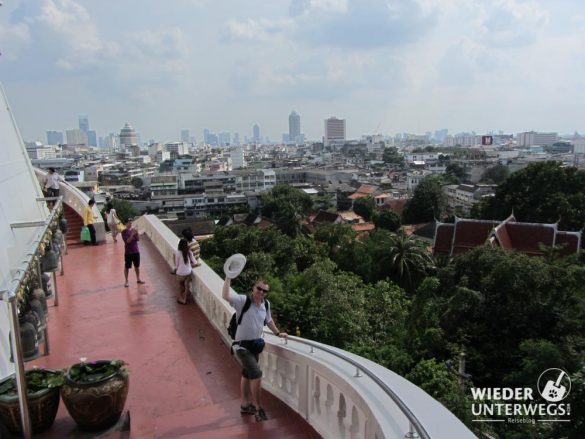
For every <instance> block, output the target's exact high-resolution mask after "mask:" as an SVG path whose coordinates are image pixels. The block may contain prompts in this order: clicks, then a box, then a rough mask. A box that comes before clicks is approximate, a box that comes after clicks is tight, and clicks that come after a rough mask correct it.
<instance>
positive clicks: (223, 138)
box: [217, 131, 231, 146]
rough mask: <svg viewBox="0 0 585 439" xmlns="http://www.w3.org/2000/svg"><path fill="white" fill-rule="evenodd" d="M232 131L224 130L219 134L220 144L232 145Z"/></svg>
mask: <svg viewBox="0 0 585 439" xmlns="http://www.w3.org/2000/svg"><path fill="white" fill-rule="evenodd" d="M230 138H231V136H230V133H227V132H225V131H222V132H221V133H219V134H218V135H217V140H218V142H219V146H229V145H230Z"/></svg>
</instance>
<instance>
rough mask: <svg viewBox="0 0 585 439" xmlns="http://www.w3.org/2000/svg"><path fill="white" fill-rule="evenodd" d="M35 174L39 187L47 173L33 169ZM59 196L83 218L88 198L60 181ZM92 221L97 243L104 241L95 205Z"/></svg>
mask: <svg viewBox="0 0 585 439" xmlns="http://www.w3.org/2000/svg"><path fill="white" fill-rule="evenodd" d="M35 174H36V176H37V179H38V180H39V183H40V184H41V186H42V185H43V182H44V181H45V179H46V177H47V172H45V171H43V170H42V169H38V168H35ZM59 195H62V196H63V203H64V204H66V205H67V206H69V207H70V208H72V209H73V210H74V211H75V212H76V213H77V214H78V215H79V216H80V217H81V218H83V211H84V210H85V206H87V203H88V201H89V197H88V196H87V195H86V194H85V193H83V192H82V191H80V190H79V189H77V188H76V187H75V186H73V185H72V184H70V183H69V182H67V181H64V180H61V181H60V182H59ZM93 216H94V218H96V219H95V220H94V223H93V226H94V228H95V237H96V240H97V241H98V242H103V241H105V240H106V225H105V223H104V219H103V218H102V215H101V213H100V211H99V210H98V208H97V205H95V204H94V206H93Z"/></svg>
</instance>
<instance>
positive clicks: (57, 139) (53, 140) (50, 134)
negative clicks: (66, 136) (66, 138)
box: [47, 131, 63, 145]
mask: <svg viewBox="0 0 585 439" xmlns="http://www.w3.org/2000/svg"><path fill="white" fill-rule="evenodd" d="M62 143H63V133H62V132H61V131H47V145H60V144H62Z"/></svg>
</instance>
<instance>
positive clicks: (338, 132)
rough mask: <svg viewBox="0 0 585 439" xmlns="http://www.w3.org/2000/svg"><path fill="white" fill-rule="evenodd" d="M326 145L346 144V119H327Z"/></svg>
mask: <svg viewBox="0 0 585 439" xmlns="http://www.w3.org/2000/svg"><path fill="white" fill-rule="evenodd" d="M323 141H324V143H325V145H330V144H331V143H343V142H345V119H337V118H336V117H330V118H329V119H325V137H324V139H323Z"/></svg>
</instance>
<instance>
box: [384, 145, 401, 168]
mask: <svg viewBox="0 0 585 439" xmlns="http://www.w3.org/2000/svg"><path fill="white" fill-rule="evenodd" d="M382 160H383V161H384V163H386V164H389V165H401V164H403V163H404V156H403V155H402V154H400V153H399V152H398V149H397V148H395V147H393V146H390V147H386V148H384V152H383V154H382Z"/></svg>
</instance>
